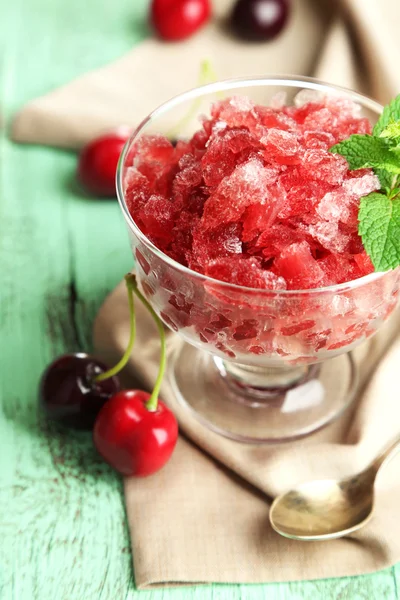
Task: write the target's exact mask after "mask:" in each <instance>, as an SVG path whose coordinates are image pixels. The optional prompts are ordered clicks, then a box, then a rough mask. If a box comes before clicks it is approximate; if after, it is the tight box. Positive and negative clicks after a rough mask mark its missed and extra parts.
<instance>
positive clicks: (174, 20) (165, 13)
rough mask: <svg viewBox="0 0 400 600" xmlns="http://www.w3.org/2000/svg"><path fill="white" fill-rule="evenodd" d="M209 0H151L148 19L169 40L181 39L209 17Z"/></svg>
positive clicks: (198, 27) (161, 35) (162, 36)
mask: <svg viewBox="0 0 400 600" xmlns="http://www.w3.org/2000/svg"><path fill="white" fill-rule="evenodd" d="M210 15H211V5H210V0H153V2H152V4H151V7H150V19H151V22H152V24H153V27H154V29H155V30H156V31H157V33H158V35H159V36H160V37H161V38H162V39H164V40H169V41H177V40H183V39H185V38H187V37H189V36H191V35H192V34H193V33H195V32H196V31H197V30H198V29H200V27H202V25H204V24H205V23H206V22H207V21H208V20H209V18H210Z"/></svg>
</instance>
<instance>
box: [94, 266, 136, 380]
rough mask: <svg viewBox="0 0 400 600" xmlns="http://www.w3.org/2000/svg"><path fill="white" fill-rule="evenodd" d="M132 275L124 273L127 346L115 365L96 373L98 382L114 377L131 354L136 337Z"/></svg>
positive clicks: (134, 284)
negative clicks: (127, 319) (126, 294)
mask: <svg viewBox="0 0 400 600" xmlns="http://www.w3.org/2000/svg"><path fill="white" fill-rule="evenodd" d="M132 277H134V276H133V275H131V274H130V273H128V275H125V283H126V289H127V292H128V302H129V320H130V334H129V342H128V346H127V348H126V350H125V352H124V355H123V357H122V358H121V360H120V361H119V362H118V363H117V364H116V365H115V367H113V368H112V369H109V370H108V371H105V372H104V373H100V375H97V376H96V377H95V382H96V383H98V382H100V381H104V380H105V379H109V378H110V377H114V375H117V374H118V373H119V372H120V371H122V369H123V368H124V367H125V366H126V365H127V363H128V361H129V358H130V356H131V354H132V350H133V345H134V343H135V337H136V318H135V303H134V296H133V294H134V286H136V279H135V280H134V283H133V281H132Z"/></svg>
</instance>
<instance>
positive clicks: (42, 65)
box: [0, 0, 400, 600]
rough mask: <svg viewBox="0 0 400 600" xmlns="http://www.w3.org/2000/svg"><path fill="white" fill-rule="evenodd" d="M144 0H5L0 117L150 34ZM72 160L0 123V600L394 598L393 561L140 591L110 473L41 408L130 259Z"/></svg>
mask: <svg viewBox="0 0 400 600" xmlns="http://www.w3.org/2000/svg"><path fill="white" fill-rule="evenodd" d="M146 8H147V0H117V1H116V0H101V1H99V0H85V2H82V0H68V1H64V0H9V1H8V2H4V3H2V7H1V9H0V10H1V14H0V36H1V37H0V111H1V122H2V123H3V124H4V123H6V122H7V121H8V120H9V119H10V117H11V115H12V113H13V111H14V110H15V109H16V108H17V107H19V106H21V105H22V104H23V103H24V102H26V101H27V100H28V99H30V98H33V97H35V96H37V95H39V94H43V93H45V92H47V91H48V90H50V89H52V88H54V87H55V86H57V85H59V84H62V83H65V82H66V81H68V80H70V79H72V78H73V77H76V76H77V75H79V74H81V73H83V72H85V71H87V70H88V69H92V68H94V67H97V66H100V65H102V64H104V63H105V62H107V61H110V60H112V59H114V58H116V57H118V56H120V55H121V54H122V53H124V52H125V51H127V50H129V49H130V48H131V47H132V45H134V44H135V43H137V42H138V41H139V40H140V39H142V38H143V37H144V36H145V35H146V20H145V15H146ZM75 160H76V159H75V156H74V155H72V154H69V153H66V152H60V151H56V150H52V149H48V148H38V147H23V146H16V145H13V144H12V143H11V142H10V141H8V140H7V137H6V132H5V130H3V131H2V133H1V139H0V344H1V346H0V409H1V410H0V599H1V600H127V599H131V600H132V599H139V598H140V599H143V600H146V599H147V600H181V599H182V600H183V599H184V598H185V599H186V598H189V599H191V600H231V599H232V600H239V599H240V600H250V599H255V600H259V599H260V600H261V599H263V598H268V599H270V600H287V599H292V600H303V599H306V598H307V599H308V598H310V599H318V598H321V599H322V598H326V599H330V598H332V599H333V598H335V599H338V600H339V599H341V600H346V599H349V600H350V599H351V600H361V599H368V600H374V599H376V600H381V599H389V600H392V599H393V600H394V599H399V595H398V592H397V590H398V587H399V586H400V569H399V568H398V567H396V568H392V569H388V570H386V571H384V572H381V573H377V574H374V575H368V576H364V577H354V578H346V579H337V580H327V581H319V582H305V583H291V584H285V583H283V584H276V585H265V586H261V585H257V586H240V585H234V586H233V585H232V586H229V585H215V586H206V587H197V588H185V589H182V588H181V589H168V590H155V591H149V592H138V591H137V590H136V589H135V584H134V573H133V571H132V566H131V565H132V561H131V553H130V545H129V537H128V532H127V527H126V521H125V514H124V505H123V497H122V489H121V482H120V480H119V478H118V477H117V476H116V475H115V474H114V473H113V472H111V470H110V469H108V467H106V466H105V465H104V464H103V463H102V462H101V461H100V460H99V459H98V458H97V457H96V455H95V454H94V452H93V450H92V447H91V444H90V440H88V439H87V438H86V437H85V436H79V435H69V434H68V435H66V434H65V433H60V432H58V431H57V430H55V429H54V428H53V427H51V426H49V425H48V424H46V423H45V422H44V421H43V420H42V419H41V416H40V414H39V413H38V410H37V399H36V389H37V383H38V379H39V376H40V373H41V371H42V369H43V368H44V366H45V365H46V363H48V362H49V360H50V359H52V358H53V357H54V356H56V355H57V354H58V353H61V352H64V351H66V350H75V349H77V348H86V349H89V348H90V332H91V324H92V321H93V318H94V315H95V313H96V310H97V309H98V307H99V305H100V304H101V302H102V300H103V298H104V296H105V295H106V293H107V292H108V291H110V290H111V289H112V288H113V286H114V285H115V284H116V283H117V281H118V280H119V279H120V278H121V276H122V274H123V273H124V272H125V271H126V270H127V269H128V268H129V267H130V266H131V256H130V250H129V247H128V243H127V239H126V235H125V230H124V226H123V223H122V218H121V216H120V214H119V210H118V208H117V205H116V203H113V202H105V203H101V202H93V201H88V200H86V199H84V198H81V197H79V196H78V195H76V193H74V191H73V189H72V188H71V180H72V177H73V173H74V168H75ZM100 232H101V235H100ZM105 239H106V243H104V240H105ZM321 560H323V556H322V555H321Z"/></svg>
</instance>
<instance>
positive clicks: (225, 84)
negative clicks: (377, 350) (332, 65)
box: [116, 75, 391, 296]
mask: <svg viewBox="0 0 400 600" xmlns="http://www.w3.org/2000/svg"><path fill="white" fill-rule="evenodd" d="M252 85H253V86H258V87H263V86H265V87H270V86H275V85H276V86H278V85H280V86H282V87H284V86H286V87H288V88H291V87H299V88H303V89H310V90H316V91H322V92H323V91H325V92H326V93H331V92H332V91H334V92H337V93H338V95H340V94H342V95H347V96H351V98H352V100H353V101H354V102H358V103H359V104H361V105H362V106H364V107H366V108H369V109H370V110H372V111H374V112H376V113H378V114H380V113H381V112H382V110H383V106H382V105H381V104H379V102H376V101H375V100H373V99H372V98H369V97H368V96H364V94H360V93H359V92H356V91H354V90H351V89H349V88H346V87H343V86H339V85H336V84H331V83H328V82H325V81H322V80H319V79H316V78H314V77H306V76H299V75H266V76H263V77H253V76H249V77H238V78H233V79H224V80H220V81H216V82H214V83H209V84H206V85H202V86H198V87H195V88H192V89H190V90H187V91H185V92H182V93H180V94H177V95H176V96H173V97H172V98H170V99H169V100H167V101H166V102H163V103H162V104H161V105H159V106H158V107H157V108H155V109H154V110H153V111H151V112H150V113H149V114H148V115H147V117H145V118H144V119H143V120H142V121H141V122H140V123H139V125H138V126H137V127H136V128H135V130H134V131H133V133H132V135H131V136H130V137H129V139H128V140H127V142H126V144H125V146H124V148H123V150H122V152H121V155H120V158H119V161H118V167H117V173H116V188H117V197H118V202H119V205H120V207H121V210H122V214H123V215H124V218H125V221H126V223H127V225H128V227H129V229H130V230H131V231H132V232H133V233H134V235H135V236H136V237H137V238H138V239H139V240H140V241H141V242H142V243H143V244H144V245H145V246H146V247H147V249H148V250H149V251H150V252H152V253H153V254H155V255H156V256H157V257H158V258H159V259H160V260H162V261H163V262H165V263H167V264H168V265H170V266H171V267H173V268H174V269H176V270H177V271H180V272H181V273H182V274H185V275H189V276H190V277H194V278H196V279H199V280H201V281H203V282H207V283H209V284H210V285H218V286H221V287H222V288H225V289H232V290H235V291H239V292H241V293H249V292H251V293H252V294H255V293H256V294H258V295H265V296H278V295H282V296H296V295H302V294H304V295H307V296H310V295H317V294H322V293H324V294H334V293H339V292H345V291H349V290H353V289H355V288H358V287H361V286H363V285H367V284H368V283H371V282H373V281H377V280H379V279H381V278H382V277H384V276H385V275H386V274H387V273H390V272H391V271H378V272H373V273H370V274H369V275H364V276H363V277H359V278H358V279H353V280H351V281H346V282H344V283H338V284H335V285H330V286H324V287H319V288H310V289H300V290H285V289H277V290H271V289H263V288H251V287H246V286H243V285H239V284H236V283H229V282H227V281H221V280H219V279H215V278H213V277H209V276H208V275H204V274H203V273H199V272H198V271H194V270H193V269H190V268H189V267H185V265H182V264H181V263H179V262H177V261H176V260H174V259H173V258H171V257H170V256H168V255H167V254H165V253H164V252H162V251H161V250H160V249H159V248H157V246H155V244H153V242H151V241H150V240H149V238H148V237H147V236H146V235H145V234H144V233H143V232H142V231H141V230H140V229H139V227H138V226H137V225H136V223H135V221H134V220H133V218H132V216H131V214H130V212H129V210H128V207H127V205H126V202H125V194H124V190H123V180H122V179H123V168H124V164H125V158H126V156H127V154H128V151H129V149H130V147H131V145H132V143H133V142H134V140H135V139H136V138H137V136H138V135H139V134H140V132H141V131H142V130H143V129H144V128H145V127H146V126H147V125H148V124H149V123H150V122H151V121H153V120H154V119H156V118H157V117H158V116H160V115H163V114H164V113H166V112H168V111H169V110H170V109H171V108H174V107H175V106H178V105H179V104H181V103H183V102H185V101H186V100H191V99H195V98H199V97H201V96H204V95H206V94H212V93H216V92H221V91H226V90H229V89H231V90H235V89H241V88H246V87H251V86H252Z"/></svg>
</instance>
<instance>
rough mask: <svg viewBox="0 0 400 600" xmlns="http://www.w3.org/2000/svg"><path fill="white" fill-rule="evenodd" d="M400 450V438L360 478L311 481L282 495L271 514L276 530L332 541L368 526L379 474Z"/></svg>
mask: <svg viewBox="0 0 400 600" xmlns="http://www.w3.org/2000/svg"><path fill="white" fill-rule="evenodd" d="M399 450H400V436H399V437H398V438H397V439H396V440H395V441H393V442H392V443H391V444H390V445H389V446H388V447H387V448H386V449H385V450H384V451H383V452H381V453H380V454H379V456H378V457H377V458H376V459H375V460H374V461H373V462H372V463H371V464H370V465H369V466H368V467H367V468H366V469H365V470H364V471H362V472H361V473H359V474H358V475H354V476H353V477H349V478H348V479H342V480H340V479H319V480H314V481H308V482H306V483H303V484H301V485H299V486H297V487H296V488H294V489H293V490H290V491H289V492H286V493H285V494H282V495H281V496H278V497H277V498H275V500H274V502H273V503H272V506H271V510H270V513H269V519H270V522H271V525H272V527H273V529H275V531H277V532H278V533H280V534H281V535H283V536H284V537H287V538H292V539H295V540H305V541H308V540H331V539H334V538H339V537H343V536H344V535H348V534H349V533H352V532H353V531H357V529H360V528H361V527H364V525H365V524H366V523H367V522H368V521H369V519H370V518H371V516H372V512H373V508H374V485H375V480H376V477H377V474H378V471H379V469H380V468H381V467H382V466H383V465H384V464H385V463H386V462H387V461H388V460H389V459H390V458H393V456H394V455H395V454H396V452H398V451H399Z"/></svg>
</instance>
